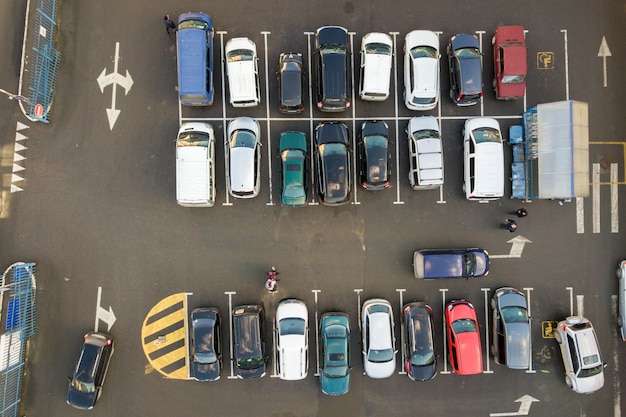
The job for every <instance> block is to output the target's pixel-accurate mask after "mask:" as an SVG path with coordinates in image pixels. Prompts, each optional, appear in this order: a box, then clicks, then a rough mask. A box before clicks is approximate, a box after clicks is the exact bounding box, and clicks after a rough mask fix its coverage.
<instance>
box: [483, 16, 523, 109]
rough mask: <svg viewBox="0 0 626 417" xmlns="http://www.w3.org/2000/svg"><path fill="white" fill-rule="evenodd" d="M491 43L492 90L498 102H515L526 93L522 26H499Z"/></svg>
mask: <svg viewBox="0 0 626 417" xmlns="http://www.w3.org/2000/svg"><path fill="white" fill-rule="evenodd" d="M491 43H493V63H494V79H493V88H494V89H495V91H496V98H497V99H498V100H515V99H518V98H520V97H523V96H524V94H525V93H526V73H527V71H528V62H527V51H526V41H525V39H524V28H523V27H522V26H500V27H499V28H497V29H496V33H495V34H494V35H493V38H492V39H491Z"/></svg>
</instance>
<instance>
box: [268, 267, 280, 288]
mask: <svg viewBox="0 0 626 417" xmlns="http://www.w3.org/2000/svg"><path fill="white" fill-rule="evenodd" d="M276 281H278V272H276V268H275V267H272V269H271V270H270V271H269V272H268V273H267V281H265V289H266V290H268V291H269V292H275V291H276V290H277V288H276Z"/></svg>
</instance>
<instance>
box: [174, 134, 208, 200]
mask: <svg viewBox="0 0 626 417" xmlns="http://www.w3.org/2000/svg"><path fill="white" fill-rule="evenodd" d="M176 201H177V202H178V204H179V205H181V206H184V207H211V206H213V204H214V203H215V135H214V134H213V127H212V126H211V125H210V124H208V123H198V122H185V123H183V124H182V125H181V126H180V129H179V131H178V137H177V138H176Z"/></svg>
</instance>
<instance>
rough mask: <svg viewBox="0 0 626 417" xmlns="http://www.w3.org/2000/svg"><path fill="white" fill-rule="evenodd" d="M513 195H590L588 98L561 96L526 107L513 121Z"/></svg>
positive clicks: (566, 197) (510, 136)
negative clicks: (518, 120) (562, 98)
mask: <svg viewBox="0 0 626 417" xmlns="http://www.w3.org/2000/svg"><path fill="white" fill-rule="evenodd" d="M509 143H510V144H511V145H512V150H513V163H512V166H511V185H512V191H511V198H519V199H524V200H529V199H558V200H570V199H572V198H574V197H588V196H589V114H588V104H587V103H583V102H580V101H573V100H568V101H559V102H554V103H545V104H539V105H537V106H536V107H533V108H532V109H529V110H527V111H526V112H524V115H523V126H519V125H517V126H511V127H510V129H509Z"/></svg>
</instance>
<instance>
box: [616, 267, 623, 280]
mask: <svg viewBox="0 0 626 417" xmlns="http://www.w3.org/2000/svg"><path fill="white" fill-rule="evenodd" d="M615 275H617V279H622V275H623V272H622V268H617V271H615Z"/></svg>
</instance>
